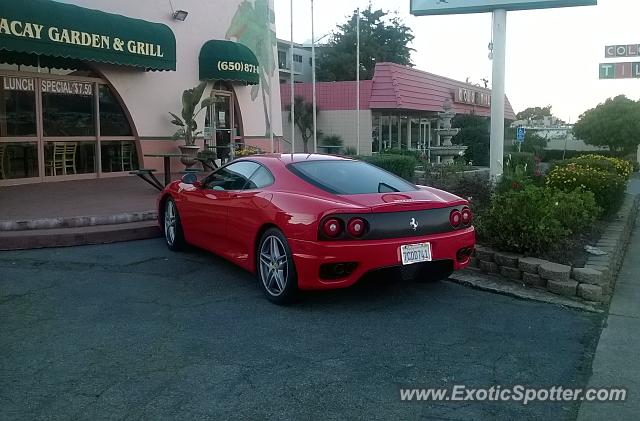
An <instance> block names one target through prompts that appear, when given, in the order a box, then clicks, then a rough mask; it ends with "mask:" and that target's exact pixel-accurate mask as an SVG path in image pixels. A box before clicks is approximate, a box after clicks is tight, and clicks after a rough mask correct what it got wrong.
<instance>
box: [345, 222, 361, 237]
mask: <svg viewBox="0 0 640 421" xmlns="http://www.w3.org/2000/svg"><path fill="white" fill-rule="evenodd" d="M365 228H366V223H365V222H364V219H362V218H352V219H351V220H350V221H349V223H348V224H347V232H348V233H349V234H350V235H351V236H353V237H361V236H362V234H364V229H365Z"/></svg>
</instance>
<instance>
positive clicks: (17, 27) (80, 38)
mask: <svg viewBox="0 0 640 421" xmlns="http://www.w3.org/2000/svg"><path fill="white" fill-rule="evenodd" d="M0 35H13V36H15V37H23V38H31V39H37V40H44V41H52V42H58V43H63V44H72V45H82V46H84V47H91V48H101V49H106V50H109V49H112V50H114V51H121V52H124V51H125V49H126V51H127V52H129V53H131V54H140V55H143V56H152V57H164V53H163V52H162V46H161V45H159V44H150V43H148V42H141V41H136V40H124V39H120V38H119V37H113V38H112V37H111V36H109V35H101V34H92V33H89V32H83V31H76V30H73V29H66V28H58V27H56V26H50V27H48V28H45V26H44V25H39V24H37V23H32V22H21V21H19V20H11V21H10V20H8V19H4V18H0Z"/></svg>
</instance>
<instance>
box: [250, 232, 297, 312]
mask: <svg viewBox="0 0 640 421" xmlns="http://www.w3.org/2000/svg"><path fill="white" fill-rule="evenodd" d="M257 262H258V264H257V272H258V280H259V281H260V287H261V288H262V290H263V292H264V294H265V295H266V297H267V299H268V300H269V301H271V302H272V303H275V304H278V305H284V304H289V303H291V302H293V301H294V300H295V299H296V298H297V295H298V276H297V274H296V268H295V265H294V263H293V257H292V255H291V249H289V244H288V243H287V239H286V238H285V236H284V234H282V232H281V231H280V230H278V229H276V228H270V229H268V230H267V231H266V232H265V233H264V234H263V235H262V238H261V239H260V243H259V246H258V250H257Z"/></svg>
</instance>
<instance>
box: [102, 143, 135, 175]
mask: <svg viewBox="0 0 640 421" xmlns="http://www.w3.org/2000/svg"><path fill="white" fill-rule="evenodd" d="M100 156H101V158H102V172H120V171H132V170H137V169H138V153H137V151H136V145H135V143H134V142H133V141H130V140H121V141H113V142H111V141H109V142H107V141H104V140H103V141H102V142H100Z"/></svg>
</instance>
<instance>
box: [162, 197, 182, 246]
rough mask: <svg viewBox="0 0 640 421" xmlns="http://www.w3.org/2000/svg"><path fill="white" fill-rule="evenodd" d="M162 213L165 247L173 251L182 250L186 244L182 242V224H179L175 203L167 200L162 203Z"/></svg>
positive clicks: (169, 199)
mask: <svg viewBox="0 0 640 421" xmlns="http://www.w3.org/2000/svg"><path fill="white" fill-rule="evenodd" d="M162 212H163V213H162V228H163V232H164V240H165V243H166V244H167V247H169V250H173V251H181V250H184V249H185V247H186V245H187V243H186V242H185V241H184V233H183V231H182V223H181V222H180V214H179V213H178V207H177V206H176V202H174V201H173V199H171V198H168V199H167V200H166V201H165V203H164V209H163V210H162ZM172 215H173V216H172ZM171 228H173V234H172V233H171Z"/></svg>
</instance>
